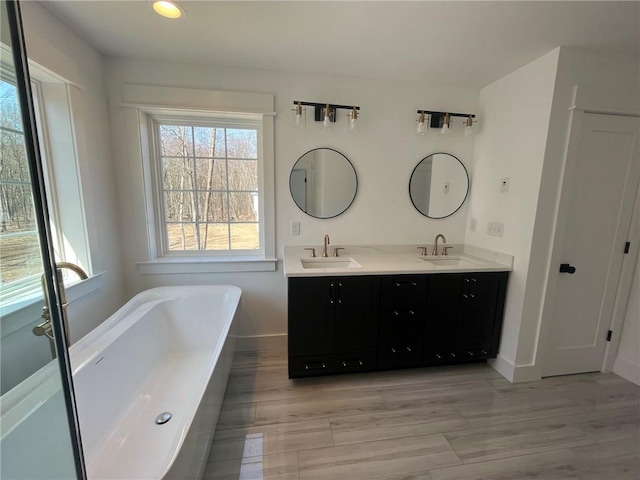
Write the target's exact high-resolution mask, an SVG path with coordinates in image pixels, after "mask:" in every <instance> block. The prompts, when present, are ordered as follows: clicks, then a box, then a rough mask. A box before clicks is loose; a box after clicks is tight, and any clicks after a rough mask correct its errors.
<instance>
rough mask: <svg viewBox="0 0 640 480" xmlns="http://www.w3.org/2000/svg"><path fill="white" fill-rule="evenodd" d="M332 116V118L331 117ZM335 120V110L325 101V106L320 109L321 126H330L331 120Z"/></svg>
mask: <svg viewBox="0 0 640 480" xmlns="http://www.w3.org/2000/svg"><path fill="white" fill-rule="evenodd" d="M332 117H333V120H332V119H331V118H332ZM335 121H336V111H335V110H332V109H331V105H329V104H328V103H327V106H326V107H324V108H323V109H322V128H331V127H332V125H331V122H335Z"/></svg>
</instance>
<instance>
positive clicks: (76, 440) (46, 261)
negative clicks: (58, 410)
mask: <svg viewBox="0 0 640 480" xmlns="http://www.w3.org/2000/svg"><path fill="white" fill-rule="evenodd" d="M6 7H7V22H8V24H9V30H10V36H11V51H12V54H13V63H14V70H15V77H16V86H17V92H18V99H19V103H20V113H21V115H22V122H23V133H24V146H25V150H26V156H27V163H28V166H29V174H30V176H31V190H32V193H33V204H34V205H33V207H34V210H35V220H36V224H37V227H38V236H39V240H40V254H41V257H42V266H43V271H44V273H43V289H44V292H43V295H44V296H45V299H48V302H47V303H48V305H49V315H50V319H51V324H52V328H53V333H54V335H53V336H54V341H55V345H56V352H57V357H56V361H57V363H58V368H59V371H60V376H61V380H62V393H63V397H64V401H65V406H66V411H67V420H68V425H69V434H70V440H71V448H72V450H73V458H74V463H75V470H76V476H77V478H78V479H82V480H84V479H86V478H87V471H86V467H85V463H84V454H83V449H82V440H81V438H80V423H79V420H78V412H77V408H76V400H75V395H74V391H73V379H72V370H71V360H70V358H69V349H68V345H67V335H66V329H65V325H64V322H63V309H62V302H61V301H60V299H61V293H62V292H61V286H60V284H59V283H58V282H57V281H56V280H57V274H56V271H57V267H56V263H55V254H54V250H53V240H52V238H53V235H52V231H51V224H50V221H49V209H48V203H47V196H46V188H45V180H44V170H43V163H42V158H41V156H40V148H39V143H38V136H37V128H36V118H35V108H34V104H33V92H32V90H31V80H30V75H29V64H28V55H27V50H26V45H25V37H24V30H23V24H22V14H21V10H20V2H19V1H18V0H6Z"/></svg>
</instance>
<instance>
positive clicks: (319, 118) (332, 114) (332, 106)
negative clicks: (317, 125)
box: [293, 100, 360, 122]
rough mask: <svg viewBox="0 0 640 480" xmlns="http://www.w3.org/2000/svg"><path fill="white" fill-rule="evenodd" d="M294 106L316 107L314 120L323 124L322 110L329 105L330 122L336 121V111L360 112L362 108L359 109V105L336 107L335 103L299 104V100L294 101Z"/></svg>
mask: <svg viewBox="0 0 640 480" xmlns="http://www.w3.org/2000/svg"><path fill="white" fill-rule="evenodd" d="M293 104H294V105H303V106H305V107H314V120H315V121H316V122H321V121H322V120H324V118H323V116H322V109H323V108H326V107H327V105H329V120H331V121H332V122H335V121H336V110H337V109H338V108H340V109H342V110H353V109H356V110H360V107H358V106H357V105H335V104H333V103H318V102H299V101H297V100H294V102H293Z"/></svg>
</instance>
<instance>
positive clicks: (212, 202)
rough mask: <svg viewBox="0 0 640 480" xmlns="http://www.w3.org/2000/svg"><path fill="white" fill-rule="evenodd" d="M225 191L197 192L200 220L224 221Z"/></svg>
mask: <svg viewBox="0 0 640 480" xmlns="http://www.w3.org/2000/svg"><path fill="white" fill-rule="evenodd" d="M227 202H228V200H227V192H198V209H199V212H198V213H199V216H198V220H199V221H200V222H203V223H205V222H226V221H227V219H228V214H227V211H228V210H227Z"/></svg>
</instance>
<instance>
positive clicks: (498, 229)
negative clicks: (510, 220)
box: [487, 222, 504, 237]
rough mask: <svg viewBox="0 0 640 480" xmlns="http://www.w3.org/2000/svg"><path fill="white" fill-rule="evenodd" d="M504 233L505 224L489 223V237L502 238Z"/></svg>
mask: <svg viewBox="0 0 640 480" xmlns="http://www.w3.org/2000/svg"><path fill="white" fill-rule="evenodd" d="M503 233H504V223H500V222H489V224H488V226H487V235H491V236H493V237H501V236H502V234H503Z"/></svg>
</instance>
